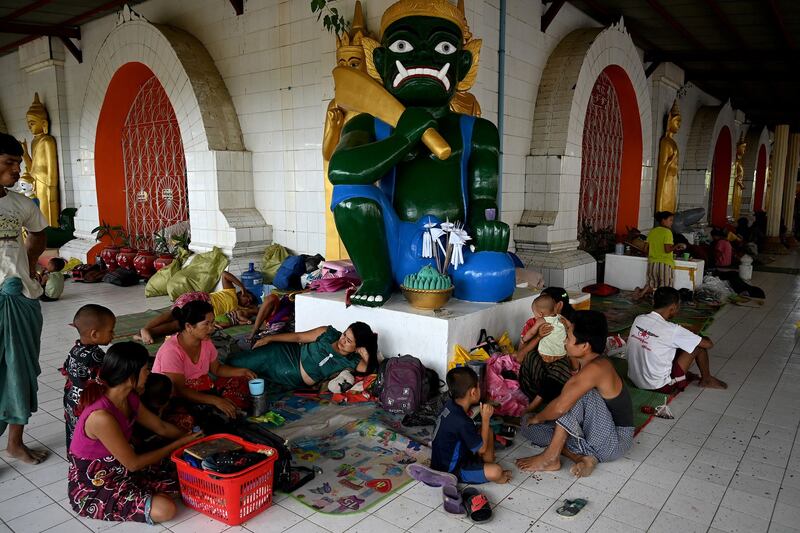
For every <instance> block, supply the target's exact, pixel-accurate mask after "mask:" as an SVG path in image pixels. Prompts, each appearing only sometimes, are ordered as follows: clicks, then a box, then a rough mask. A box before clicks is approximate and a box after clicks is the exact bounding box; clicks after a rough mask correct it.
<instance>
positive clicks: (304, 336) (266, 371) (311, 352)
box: [227, 322, 378, 392]
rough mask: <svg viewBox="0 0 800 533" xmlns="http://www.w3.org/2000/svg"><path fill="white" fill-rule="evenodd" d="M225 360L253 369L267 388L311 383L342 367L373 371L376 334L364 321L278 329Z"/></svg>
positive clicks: (376, 352) (302, 386)
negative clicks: (300, 329) (344, 325)
mask: <svg viewBox="0 0 800 533" xmlns="http://www.w3.org/2000/svg"><path fill="white" fill-rule="evenodd" d="M227 364H229V365H232V366H237V367H241V368H249V369H250V370H252V371H254V372H255V373H256V374H258V375H259V377H262V378H264V381H266V384H267V389H268V390H270V391H276V392H277V391H287V390H293V389H299V388H304V387H310V386H313V385H315V384H317V383H319V382H320V381H323V380H325V379H327V378H329V377H331V376H334V375H336V374H338V373H339V372H341V371H342V370H345V369H350V370H355V371H356V373H357V374H373V373H375V372H376V371H377V370H378V336H377V335H376V334H375V333H373V331H372V329H370V327H369V326H368V325H367V324H365V323H363V322H354V323H353V324H350V326H349V327H348V328H347V329H346V330H345V331H344V332H343V333H340V332H339V331H337V330H336V329H334V328H333V326H322V327H319V328H315V329H312V330H310V331H303V332H298V333H279V334H277V335H271V336H268V337H264V338H262V339H260V340H259V341H258V342H256V344H255V345H254V347H253V349H252V350H250V351H246V352H239V353H237V354H235V355H233V356H231V358H230V359H228V361H227Z"/></svg>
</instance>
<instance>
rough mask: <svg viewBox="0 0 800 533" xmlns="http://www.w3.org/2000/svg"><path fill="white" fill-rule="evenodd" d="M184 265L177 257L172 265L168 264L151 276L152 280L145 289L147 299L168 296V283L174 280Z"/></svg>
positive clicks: (148, 281)
mask: <svg viewBox="0 0 800 533" xmlns="http://www.w3.org/2000/svg"><path fill="white" fill-rule="evenodd" d="M182 264H183V261H181V259H180V258H179V257H176V258H175V260H174V261H172V263H170V264H168V265H167V266H165V267H164V268H162V269H160V270H159V271H158V272H156V273H155V274H153V275H152V276H150V279H149V280H147V285H145V288H144V295H145V297H147V298H153V297H154V296H166V295H167V283H169V280H170V278H172V276H174V275H175V274H176V273H178V272H180V270H181V265H182Z"/></svg>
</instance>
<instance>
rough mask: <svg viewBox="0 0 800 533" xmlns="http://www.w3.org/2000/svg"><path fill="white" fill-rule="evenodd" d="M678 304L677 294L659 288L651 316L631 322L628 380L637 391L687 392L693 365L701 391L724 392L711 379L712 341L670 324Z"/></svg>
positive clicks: (721, 385)
mask: <svg viewBox="0 0 800 533" xmlns="http://www.w3.org/2000/svg"><path fill="white" fill-rule="evenodd" d="M680 302H681V300H680V295H679V294H678V291H677V290H675V289H673V288H672V287H660V288H659V289H658V290H656V292H655V294H654V295H653V307H654V308H655V309H654V310H653V312H651V313H648V314H646V315H639V316H637V317H636V320H634V321H633V325H632V326H631V333H630V335H629V336H628V345H627V358H628V377H629V378H630V379H631V381H633V383H634V385H636V386H637V387H639V388H640V389H650V390H659V391H662V392H667V393H669V392H672V391H673V390H674V389H675V388H679V389H684V388H686V385H688V383H689V381H690V380H691V378H692V374H691V373H690V372H689V368H690V367H691V366H692V363H693V362H696V363H697V367H698V368H699V369H700V386H701V387H709V388H713V389H725V388H727V387H728V385H727V384H726V383H725V382H724V381H720V380H719V379H717V378H715V377H714V376H712V375H711V370H710V368H709V363H708V350H709V349H710V348H711V347H713V346H714V343H713V342H711V339H709V338H708V337H700V336H699V335H695V334H694V333H692V332H691V331H689V330H688V329H686V328H684V327H682V326H679V325H678V324H673V323H672V322H669V320H670V319H672V318H674V317H675V316H676V315H677V314H678V310H679V309H680ZM694 377H696V376H694Z"/></svg>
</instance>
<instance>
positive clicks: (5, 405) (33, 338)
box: [0, 133, 47, 464]
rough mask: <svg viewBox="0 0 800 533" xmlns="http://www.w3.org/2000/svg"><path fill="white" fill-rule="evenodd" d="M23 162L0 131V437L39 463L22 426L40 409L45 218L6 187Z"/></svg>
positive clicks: (40, 456)
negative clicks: (39, 271)
mask: <svg viewBox="0 0 800 533" xmlns="http://www.w3.org/2000/svg"><path fill="white" fill-rule="evenodd" d="M21 162H22V145H21V144H20V143H19V141H17V140H16V139H15V138H14V137H12V136H11V135H8V134H5V133H0V435H2V434H3V433H4V432H5V430H6V427H9V430H8V447H7V448H6V454H7V455H9V456H11V457H13V458H15V459H19V460H20V461H23V462H25V463H32V464H38V463H41V462H42V461H44V460H45V458H46V457H47V452H45V451H40V450H32V449H30V448H28V447H27V446H25V444H23V442H22V429H23V428H24V427H25V424H27V423H28V419H29V418H30V416H31V413H33V412H35V411H36V410H37V408H38V403H37V397H36V395H37V392H38V390H39V384H38V382H37V381H36V378H37V377H38V376H39V374H40V373H41V368H40V367H39V347H40V343H41V336H42V310H41V306H40V305H39V301H38V300H37V298H39V296H41V294H42V287H41V286H40V285H39V283H38V282H37V281H36V280H35V279H33V278H34V274H35V272H36V270H35V267H36V261H37V260H38V259H39V256H40V255H41V254H42V252H43V251H44V249H45V245H46V242H47V238H46V237H45V234H44V229H45V228H46V227H47V220H46V219H45V218H44V215H42V212H41V211H39V209H38V208H37V207H36V204H35V203H33V200H31V199H30V198H26V197H25V196H24V195H22V194H18V193H15V192H12V191H7V190H6V189H8V188H11V187H13V186H14V185H15V184H16V183H17V181H19V171H20V168H19V167H20V163H21ZM23 228H24V229H25V230H26V231H27V237H26V238H23V234H22V231H23Z"/></svg>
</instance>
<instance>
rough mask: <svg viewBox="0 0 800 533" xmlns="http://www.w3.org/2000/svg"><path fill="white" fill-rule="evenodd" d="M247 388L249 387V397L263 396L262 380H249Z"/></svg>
mask: <svg viewBox="0 0 800 533" xmlns="http://www.w3.org/2000/svg"><path fill="white" fill-rule="evenodd" d="M247 386H248V387H250V395H251V396H261V395H262V394H264V380H263V379H251V380H250V381H248V382H247Z"/></svg>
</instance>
